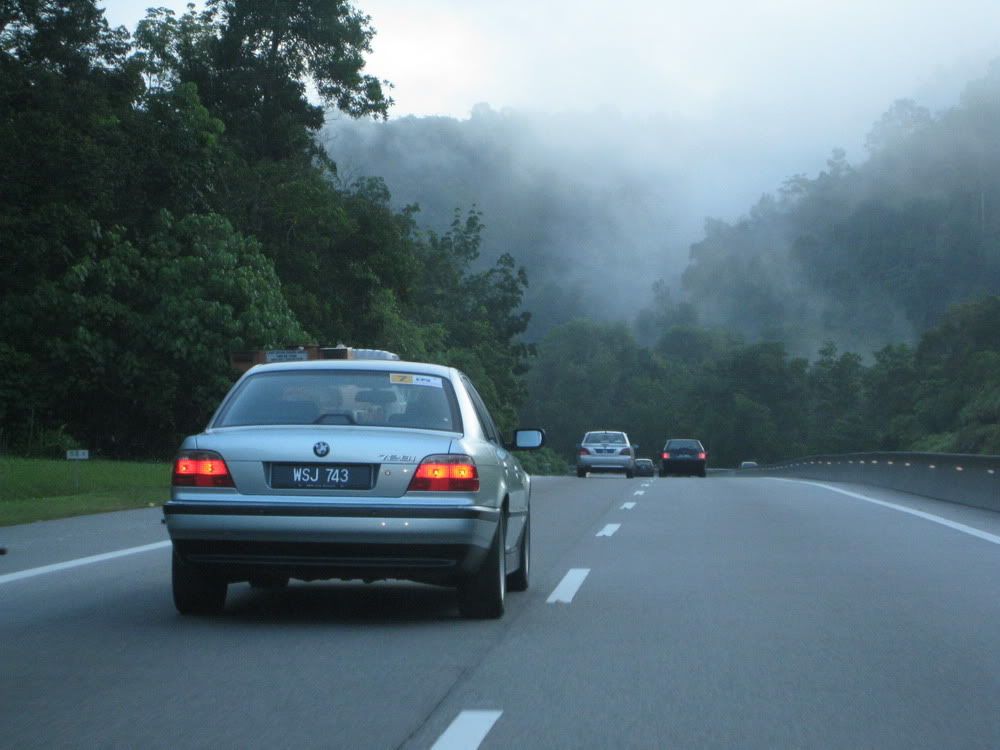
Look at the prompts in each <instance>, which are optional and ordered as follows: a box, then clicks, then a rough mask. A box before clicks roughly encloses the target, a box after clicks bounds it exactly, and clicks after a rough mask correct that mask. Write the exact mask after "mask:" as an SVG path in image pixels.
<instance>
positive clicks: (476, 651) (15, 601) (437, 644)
mask: <svg viewBox="0 0 1000 750" xmlns="http://www.w3.org/2000/svg"><path fill="white" fill-rule="evenodd" d="M643 485H648V486H646V487H644V486H643ZM851 489H852V490H854V491H858V492H861V493H864V494H867V495H870V496H871V497H873V498H876V499H878V498H881V499H883V500H891V501H892V502H894V503H900V504H905V505H906V506H908V507H913V508H915V509H919V510H921V511H922V512H925V513H938V514H940V515H943V516H947V517H949V518H951V519H953V520H957V521H960V522H962V523H965V524H967V525H969V526H972V527H976V528H980V529H982V530H984V531H987V532H1000V523H998V520H997V514H990V513H988V512H986V511H976V510H972V509H968V508H958V507H956V506H949V505H947V504H944V503H935V502H933V501H927V500H921V499H916V498H909V497H906V496H901V495H899V494H898V493H888V492H885V491H879V490H872V489H864V488H857V487H854V488H851ZM632 503H634V505H631V504H632ZM154 520H155V518H154V517H153V516H151V515H150V514H149V513H146V512H144V511H140V512H137V513H135V514H133V515H131V516H129V514H111V515H108V516H104V517H100V518H96V519H93V518H92V519H69V520H67V521H62V522H53V523H54V524H56V525H54V526H52V527H47V526H46V525H45V524H33V525H31V526H30V527H18V528H15V529H10V530H9V533H8V534H6V537H5V540H6V541H8V543H9V544H10V546H11V554H9V555H8V556H7V557H4V558H0V576H2V575H3V574H5V573H8V572H10V571H12V570H15V569H17V567H18V565H19V563H18V559H19V554H18V550H19V548H20V547H19V541H21V540H23V539H26V538H30V539H33V540H34V541H33V542H32V545H29V547H30V549H32V550H34V551H33V552H32V554H31V563H32V565H39V564H49V563H51V562H56V561H58V560H59V559H67V558H65V557H62V558H60V557H59V554H58V552H57V551H55V550H52V551H51V552H49V553H47V554H49V555H50V556H49V557H46V556H45V555H44V554H41V552H40V551H39V550H41V549H43V548H45V545H44V543H43V542H44V539H45V538H46V533H47V531H46V530H47V528H51V529H52V530H53V533H54V534H56V533H57V534H58V535H59V536H60V537H61V538H63V539H66V538H72V536H73V535H72V526H73V523H74V522H77V523H79V524H80V529H81V536H84V537H87V538H89V537H90V536H91V535H92V534H93V533H94V530H95V528H99V527H100V525H101V524H102V523H105V524H107V527H108V531H107V536H108V539H107V542H108V544H107V546H106V547H105V548H104V549H96V548H95V547H94V546H93V545H92V544H87V545H83V546H82V547H80V546H77V547H74V550H75V551H76V550H79V552H80V554H94V553H95V552H99V551H111V550H113V549H120V548H125V547H128V546H130V545H136V544H148V543H150V542H152V541H155V540H156V539H158V538H159V539H162V538H163V537H162V530H161V529H156V530H155V531H151V530H150V529H155V526H156V525H155V524H154V523H152V522H153V521H154ZM147 522H148V523H147ZM130 526H134V527H135V528H141V529H142V532H141V533H138V534H134V533H132V532H130V531H129V527H130ZM612 527H615V528H613V530H612ZM5 531H8V530H5ZM83 532H86V533H83ZM157 535H160V536H157ZM533 536H534V545H533V547H534V549H533V552H534V561H533V581H532V588H531V590H530V591H528V592H526V593H524V594H513V595H511V596H510V598H509V600H508V612H507V614H506V615H505V617H504V619H503V620H501V621H499V622H470V621H465V620H461V619H460V618H458V615H457V610H456V607H455V603H454V597H453V595H452V594H451V593H450V592H448V591H447V590H442V589H435V588H431V587H423V586H416V585H407V584H377V585H373V586H364V585H361V584H357V585H355V584H322V583H317V584H308V585H307V584H298V585H295V584H293V586H292V587H291V588H290V589H289V590H288V591H285V592H273V593H267V592H251V591H250V590H249V588H248V587H245V586H236V587H234V590H233V593H232V595H231V598H230V601H229V604H228V606H227V610H226V613H225V614H224V615H222V616H220V617H214V618H205V619H190V618H181V617H179V616H177V615H176V614H175V613H174V610H173V607H172V604H171V602H170V591H169V551H168V550H166V549H161V550H154V551H151V552H146V553H141V554H137V555H133V556H130V557H126V558H120V559H116V560H110V561H106V562H101V563H96V564H94V565H89V566H84V567H81V568H76V569H73V570H68V571H61V572H57V573H51V574H48V575H44V576H39V577H37V578H34V579H30V580H24V581H15V582H11V583H8V584H5V585H0V644H2V647H0V648H2V651H0V673H2V674H3V676H4V677H3V683H2V685H0V732H2V735H0V747H11V748H14V747H18V748H21V747H95V746H100V747H168V746H169V747H209V746H212V747H265V746H269V747H273V746H300V747H327V748H329V747H344V748H367V747H371V748H395V747H407V748H428V747H431V746H432V745H433V744H434V743H435V742H436V741H438V740H439V739H441V738H442V737H445V738H450V737H454V736H456V734H455V733H457V736H459V737H463V736H464V738H465V740H466V741H468V742H475V741H477V740H478V738H480V737H482V736H485V739H483V740H482V747H484V748H486V747H495V748H501V747H512V746H523V747H538V748H548V747H685V748H686V747H720V748H721V747H880V748H891V747H899V748H904V747H905V748H911V747H935V748H939V747H984V748H985V747H997V746H1000V718H998V712H997V711H996V710H995V706H996V703H997V700H998V698H1000V645H998V644H1000V639H998V638H997V636H996V633H997V632H1000V596H998V594H1000V585H998V583H997V580H998V576H997V571H998V570H1000V545H995V544H991V543H989V542H987V541H984V540H982V539H977V538H974V537H971V536H968V535H966V534H962V533H960V532H958V531H956V530H954V529H949V528H946V527H943V526H940V525H938V524H935V523H931V522H929V521H928V520H925V519H923V518H918V517H914V516H909V515H905V514H903V513H900V512H898V511H894V510H892V509H889V508H886V507H882V506H876V505H872V504H870V503H866V502H863V501H860V500H856V499H852V498H849V497H845V496H843V495H838V494H836V493H833V492H831V491H829V490H826V489H824V488H822V487H817V486H815V485H809V484H804V483H793V482H780V481H777V480H769V479H743V478H717V477H714V478H709V479H705V480H703V479H668V480H662V479H657V480H655V481H650V480H638V479H636V480H624V479H619V478H599V479H589V480H579V479H576V478H559V479H549V478H543V479H540V480H538V481H537V483H536V487H535V495H534V506H533ZM10 540H13V543H11V541H10ZM20 564H21V565H23V564H24V563H23V560H22V562H21V563H20ZM571 569H572V570H576V571H586V572H585V573H583V572H581V573H579V574H578V576H577V577H578V578H579V580H578V581H576V583H577V587H576V588H574V589H573V590H572V591H571V592H570V593H569V594H568V598H569V601H568V602H555V603H549V602H548V599H549V598H550V595H551V594H553V592H554V591H555V590H556V588H557V585H560V582H562V581H564V578H565V577H566V576H567V573H568V571H570V570H571ZM571 588H572V587H571ZM564 598H565V597H564ZM474 710H484V711H489V712H492V713H488V714H466V713H463V712H468V711H474ZM460 717H461V718H460ZM449 727H452V728H453V729H454V732H453V733H452V734H450V735H449V734H448V732H449ZM463 733H464V734H463ZM472 746H474V744H473V745H472Z"/></svg>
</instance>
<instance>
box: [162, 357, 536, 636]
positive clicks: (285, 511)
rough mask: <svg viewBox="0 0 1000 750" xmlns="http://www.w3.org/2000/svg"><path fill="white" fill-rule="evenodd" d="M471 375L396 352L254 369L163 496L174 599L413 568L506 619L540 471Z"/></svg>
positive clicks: (467, 610) (178, 465)
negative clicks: (500, 423)
mask: <svg viewBox="0 0 1000 750" xmlns="http://www.w3.org/2000/svg"><path fill="white" fill-rule="evenodd" d="M544 440H545V436H544V433H543V432H542V431H541V430H518V431H515V433H514V438H513V441H512V444H511V445H510V446H508V445H507V444H506V443H505V442H504V440H503V439H502V437H501V435H500V432H499V430H498V429H497V427H496V424H495V423H494V421H493V419H492V417H491V416H490V414H489V411H488V410H487V408H486V406H485V404H484V403H483V400H482V398H481V397H480V395H479V394H478V393H477V392H476V389H475V387H474V386H473V384H472V382H471V381H470V380H469V378H468V377H466V376H465V375H464V374H463V373H461V372H459V371H458V370H455V369H453V368H448V367H442V366H438V365H432V364H418V363H413V362H400V361H377V360H341V361H307V362H284V363H280V364H268V365H259V366H257V367H254V368H252V369H250V370H249V371H248V372H247V373H246V374H245V375H244V376H243V377H241V378H240V379H239V381H237V383H236V384H235V385H234V386H233V388H232V389H231V390H230V392H229V394H228V395H227V396H226V397H225V399H224V400H223V401H222V404H221V405H220V407H219V409H218V410H217V411H216V413H215V415H214V416H213V417H212V419H211V421H210V423H209V425H208V427H207V428H206V429H205V431H204V432H202V433H200V434H198V435H192V436H190V437H188V438H187V439H186V440H184V442H183V444H182V445H181V448H180V451H179V453H178V456H177V459H176V461H175V463H174V471H173V483H172V492H171V499H170V500H169V501H168V502H167V503H166V504H165V506H164V515H165V518H166V524H167V529H168V531H169V534H170V538H171V540H172V542H173V550H174V554H173V597H174V603H175V605H176V606H177V609H178V610H179V611H180V612H182V613H205V612H213V611H218V610H220V609H221V608H222V607H223V606H224V603H225V598H226V591H227V586H228V584H230V583H233V582H237V581H249V582H250V584H251V585H252V586H282V585H285V584H287V583H288V581H289V579H291V578H296V579H302V580H315V579H327V578H341V579H362V580H366V581H372V580H379V579H388V578H394V579H405V580H413V581H422V582H426V583H433V584H442V585H449V586H455V587H457V588H458V592H459V606H460V609H461V612H462V613H463V614H464V615H466V616H470V617H499V616H500V615H501V614H502V613H503V609H504V598H505V595H506V592H507V590H508V589H510V590H514V591H518V590H524V589H526V588H527V587H528V575H529V570H530V559H531V558H530V556H531V502H530V500H531V478H530V476H529V475H528V474H527V473H526V472H525V471H524V470H523V469H522V467H521V464H520V463H519V462H518V460H517V458H516V457H515V456H514V455H513V454H512V452H511V450H514V449H531V448H538V447H540V446H541V445H542V444H543V443H544Z"/></svg>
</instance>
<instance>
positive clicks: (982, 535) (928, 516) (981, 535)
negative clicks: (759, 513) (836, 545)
mask: <svg viewBox="0 0 1000 750" xmlns="http://www.w3.org/2000/svg"><path fill="white" fill-rule="evenodd" d="M774 478H775V479H778V477H774ZM779 481H782V482H798V483H799V484H811V485H813V486H814V487H822V488H823V489H825V490H830V491H831V492H839V493H840V494H841V495H847V496H848V497H853V498H855V499H857V500H864V501H865V502H866V503H872V504H874V505H881V506H882V507H884V508H892V509H893V510H898V511H899V512H900V513H907V514H909V515H911V516H916V517H917V518H923V519H924V520H925V521H931V522H933V523H937V524H941V525H942V526H947V527H948V528H949V529H954V530H955V531H961V532H962V533H963V534H968V535H969V536H974V537H976V538H978V539H982V540H983V541H986V542H991V543H993V544H1000V536H997V535H996V534H990V533H988V532H986V531H980V530H979V529H976V528H973V527H972V526H966V525H965V524H964V523H956V522H955V521H949V520H948V519H947V518H942V517H941V516H935V515H933V514H932V513H924V512H923V511H922V510H914V509H913V508H907V507H906V506H905V505H896V504H895V503H887V502H885V501H884V500H876V499H875V498H873V497H868V496H867V495H861V494H858V493H857V492H851V491H850V490H842V489H840V488H839V487H831V486H830V485H828V484H823V483H822V482H805V481H802V480H800V479H779Z"/></svg>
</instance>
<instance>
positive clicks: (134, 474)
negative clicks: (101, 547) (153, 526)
mask: <svg viewBox="0 0 1000 750" xmlns="http://www.w3.org/2000/svg"><path fill="white" fill-rule="evenodd" d="M169 494H170V464H168V463H135V462H130V461H103V460H93V461H65V460H53V459H38V458H0V526H11V525H13V524H18V523H29V522H31V521H43V520H48V519H52V518H66V517H68V516H80V515H86V514H88V513H104V512H107V511H112V510H127V509H129V508H145V507H149V506H150V505H159V504H161V503H163V502H165V501H166V500H167V498H168V497H169Z"/></svg>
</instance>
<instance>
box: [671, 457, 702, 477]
mask: <svg viewBox="0 0 1000 750" xmlns="http://www.w3.org/2000/svg"><path fill="white" fill-rule="evenodd" d="M660 473H661V474H704V473H705V462H704V461H698V460H697V459H693V460H690V461H685V460H679V461H672V460H671V461H660Z"/></svg>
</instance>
